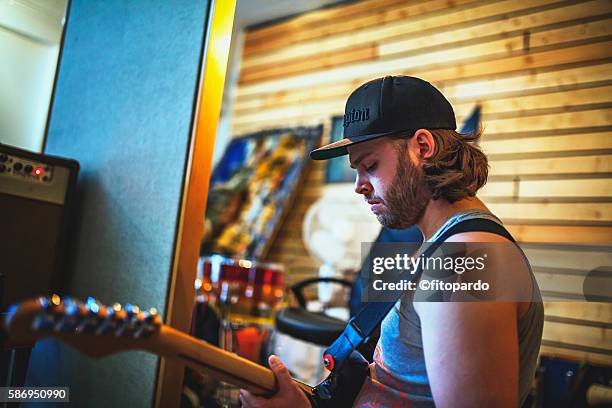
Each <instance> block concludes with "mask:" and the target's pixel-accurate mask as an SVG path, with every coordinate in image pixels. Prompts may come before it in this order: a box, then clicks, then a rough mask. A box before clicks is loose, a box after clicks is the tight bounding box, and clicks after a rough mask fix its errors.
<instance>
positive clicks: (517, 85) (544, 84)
mask: <svg viewBox="0 0 612 408" xmlns="http://www.w3.org/2000/svg"><path fill="white" fill-rule="evenodd" d="M611 79H612V64H610V63H608V64H597V65H587V66H583V67H578V68H574V67H571V68H565V69H564V68H556V69H555V70H553V71H544V72H529V73H526V74H518V75H512V76H509V77H506V78H487V79H484V80H465V81H459V82H454V83H452V84H444V86H443V91H444V95H446V96H447V97H448V98H449V99H450V100H453V101H455V103H460V102H461V101H462V100H470V101H474V100H484V99H492V98H495V96H496V95H500V94H501V95H503V94H506V93H512V92H517V91H519V90H520V91H521V92H525V93H527V92H531V93H546V92H548V91H549V90H553V89H554V88H555V87H564V86H572V85H577V84H585V83H586V84H588V83H591V82H595V81H610V80H611Z"/></svg>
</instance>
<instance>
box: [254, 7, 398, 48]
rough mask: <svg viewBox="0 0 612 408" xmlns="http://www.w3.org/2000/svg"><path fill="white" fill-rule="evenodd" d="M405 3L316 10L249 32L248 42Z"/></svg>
mask: <svg viewBox="0 0 612 408" xmlns="http://www.w3.org/2000/svg"><path fill="white" fill-rule="evenodd" d="M404 2H405V0H365V1H359V2H355V3H353V4H347V5H344V4H342V5H335V6H333V7H331V8H323V9H319V10H314V11H310V12H308V13H303V14H300V15H298V16H295V17H293V18H291V19H289V20H288V21H284V22H281V23H277V24H273V25H270V26H266V27H261V28H255V29H251V30H248V31H247V33H246V41H247V42H253V43H256V42H259V41H262V40H263V41H265V40H267V39H269V38H270V37H276V36H279V35H284V34H287V33H290V32H292V31H297V30H305V29H308V28H311V27H312V26H319V25H321V24H329V23H330V22H333V21H335V20H337V19H340V18H341V19H347V18H353V17H355V16H359V15H360V14H363V13H368V14H369V13H372V12H373V11H375V10H377V9H387V8H389V7H392V6H394V5H397V4H402V3H404Z"/></svg>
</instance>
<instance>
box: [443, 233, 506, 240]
mask: <svg viewBox="0 0 612 408" xmlns="http://www.w3.org/2000/svg"><path fill="white" fill-rule="evenodd" d="M444 242H512V241H510V240H509V239H508V238H506V237H503V236H501V235H498V234H494V233H492V232H485V231H468V232H460V233H458V234H454V235H452V236H450V237H448V238H447V239H446V241H444Z"/></svg>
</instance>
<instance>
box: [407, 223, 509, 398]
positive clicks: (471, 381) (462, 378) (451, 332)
mask: <svg viewBox="0 0 612 408" xmlns="http://www.w3.org/2000/svg"><path fill="white" fill-rule="evenodd" d="M447 242H509V241H507V240H506V239H505V238H502V237H500V236H497V235H493V234H490V233H481V232H470V233H463V234H457V235H455V236H453V237H451V238H450V239H449V240H448V241H447ZM414 308H415V310H416V312H417V314H418V315H419V317H420V320H421V329H422V337H423V352H424V354H425V366H426V368H427V375H428V377H429V383H430V386H431V391H432V394H433V398H434V401H435V403H436V406H437V407H441V408H445V407H476V406H478V407H516V406H517V405H518V376H519V366H518V364H519V363H518V360H519V358H518V333H517V313H518V312H517V303H516V302H499V301H497V302H490V301H489V302H486V301H485V302H444V303H439V302H415V303H414Z"/></svg>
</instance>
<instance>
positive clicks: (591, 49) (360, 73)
mask: <svg viewBox="0 0 612 408" xmlns="http://www.w3.org/2000/svg"><path fill="white" fill-rule="evenodd" d="M610 55H612V42H611V41H605V42H598V43H594V44H588V45H582V46H577V47H567V48H560V49H554V50H550V51H542V52H532V53H529V54H528V55H517V56H512V57H502V58H498V57H495V56H494V57H493V59H490V60H488V59H487V60H484V59H481V60H478V61H474V62H466V63H456V64H452V65H451V66H447V65H446V64H443V66H440V67H432V66H427V65H425V66H410V68H409V69H407V68H406V67H407V65H405V62H404V61H403V59H401V58H400V59H396V60H393V61H380V62H374V63H369V64H354V65H351V66H349V67H343V68H336V69H332V70H328V71H325V72H317V73H310V74H305V75H298V76H292V77H288V78H280V79H276V80H272V81H263V82H259V83H257V84H254V85H249V86H241V87H239V89H238V90H237V97H239V98H241V97H244V96H247V95H256V94H263V93H272V92H278V91H284V92H288V91H290V90H294V89H301V88H306V87H312V86H313V84H316V86H326V85H327V84H330V83H332V84H336V85H338V84H342V83H345V84H346V83H348V84H347V85H346V86H349V87H350V88H351V89H353V86H352V85H353V84H354V83H355V82H358V83H364V82H366V81H367V80H369V79H371V78H374V77H379V76H382V75H391V74H395V75H397V74H404V75H413V76H417V77H419V76H420V77H424V78H426V79H427V80H428V81H430V82H432V83H434V84H436V83H439V82H442V81H449V80H452V81H458V80H461V79H467V78H476V77H482V76H487V75H497V76H499V75H502V74H504V73H507V74H509V73H512V72H515V71H525V70H527V69H535V68H543V67H555V66H558V65H560V64H571V63H580V62H582V63H586V62H587V61H597V60H601V59H604V58H609V56H610Z"/></svg>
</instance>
